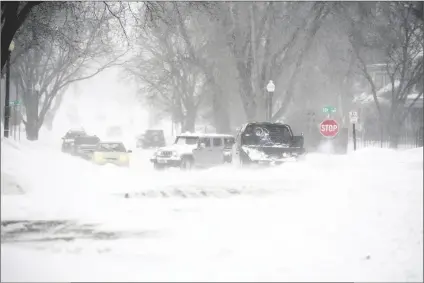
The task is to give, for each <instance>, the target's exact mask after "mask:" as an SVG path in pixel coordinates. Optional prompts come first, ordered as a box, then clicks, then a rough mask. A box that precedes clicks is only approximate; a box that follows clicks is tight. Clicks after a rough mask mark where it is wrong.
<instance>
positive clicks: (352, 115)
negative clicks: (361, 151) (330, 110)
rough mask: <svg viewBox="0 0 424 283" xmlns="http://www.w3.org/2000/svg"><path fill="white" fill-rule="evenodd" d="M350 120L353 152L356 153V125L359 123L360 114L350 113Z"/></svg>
mask: <svg viewBox="0 0 424 283" xmlns="http://www.w3.org/2000/svg"><path fill="white" fill-rule="evenodd" d="M349 118H350V122H351V123H352V136H353V150H354V151H356V123H357V122H358V112H356V111H351V112H349Z"/></svg>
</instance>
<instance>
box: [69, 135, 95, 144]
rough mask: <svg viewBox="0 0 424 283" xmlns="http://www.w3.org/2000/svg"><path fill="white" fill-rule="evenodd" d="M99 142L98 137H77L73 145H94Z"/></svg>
mask: <svg viewBox="0 0 424 283" xmlns="http://www.w3.org/2000/svg"><path fill="white" fill-rule="evenodd" d="M99 141H100V139H99V138H98V137H93V136H86V137H78V138H76V139H75V144H88V145H94V144H97V143H98V142H99Z"/></svg>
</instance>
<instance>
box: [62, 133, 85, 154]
mask: <svg viewBox="0 0 424 283" xmlns="http://www.w3.org/2000/svg"><path fill="white" fill-rule="evenodd" d="M86 135H87V133H86V132H85V131H84V129H71V130H69V131H68V132H67V133H66V134H65V135H64V136H63V137H62V152H68V153H69V152H71V150H72V148H73V145H74V141H75V138H76V137H79V136H86Z"/></svg>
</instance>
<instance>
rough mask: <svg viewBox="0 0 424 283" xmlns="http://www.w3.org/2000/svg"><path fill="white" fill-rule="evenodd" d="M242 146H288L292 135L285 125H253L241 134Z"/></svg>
mask: <svg viewBox="0 0 424 283" xmlns="http://www.w3.org/2000/svg"><path fill="white" fill-rule="evenodd" d="M241 139H242V144H243V145H257V146H274V145H283V144H289V143H290V141H291V139H292V133H291V131H290V130H289V128H288V127H287V126H285V125H280V124H265V125H263V124H257V125H255V124H253V125H248V126H247V127H246V129H245V130H244V131H243V132H242V136H241Z"/></svg>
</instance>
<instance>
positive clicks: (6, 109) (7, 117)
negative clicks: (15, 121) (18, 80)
mask: <svg viewBox="0 0 424 283" xmlns="http://www.w3.org/2000/svg"><path fill="white" fill-rule="evenodd" d="M13 49H15V43H14V42H13V40H12V42H11V43H10V45H9V52H8V54H7V60H6V95H5V101H4V137H5V138H9V120H10V54H12V51H13Z"/></svg>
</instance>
